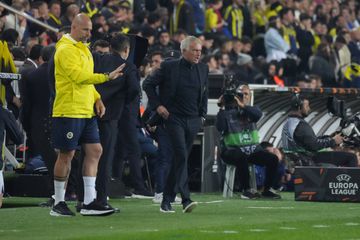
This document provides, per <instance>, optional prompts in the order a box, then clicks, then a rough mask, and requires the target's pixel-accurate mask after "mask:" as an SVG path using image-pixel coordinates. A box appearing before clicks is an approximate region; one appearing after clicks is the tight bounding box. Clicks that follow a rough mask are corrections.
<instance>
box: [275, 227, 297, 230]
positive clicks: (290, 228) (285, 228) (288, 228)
mask: <svg viewBox="0 0 360 240" xmlns="http://www.w3.org/2000/svg"><path fill="white" fill-rule="evenodd" d="M279 229H281V230H296V228H294V227H279Z"/></svg>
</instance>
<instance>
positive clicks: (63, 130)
mask: <svg viewBox="0 0 360 240" xmlns="http://www.w3.org/2000/svg"><path fill="white" fill-rule="evenodd" d="M51 140H52V144H53V147H54V148H55V149H59V150H69V151H70V150H75V149H77V148H78V146H79V145H80V144H84V143H100V137H99V127H98V124H97V119H96V117H93V118H65V117H54V118H53V121H52V132H51Z"/></svg>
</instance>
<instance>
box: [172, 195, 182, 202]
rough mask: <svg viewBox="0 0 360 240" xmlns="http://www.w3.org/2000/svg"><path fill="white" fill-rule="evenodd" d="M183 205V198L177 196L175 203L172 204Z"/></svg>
mask: <svg viewBox="0 0 360 240" xmlns="http://www.w3.org/2000/svg"><path fill="white" fill-rule="evenodd" d="M181 203H182V198H181V197H178V196H176V197H175V200H174V202H172V204H181Z"/></svg>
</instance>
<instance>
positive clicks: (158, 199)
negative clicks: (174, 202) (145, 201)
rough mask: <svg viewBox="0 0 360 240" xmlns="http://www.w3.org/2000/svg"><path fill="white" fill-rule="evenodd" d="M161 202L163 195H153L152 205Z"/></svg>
mask: <svg viewBox="0 0 360 240" xmlns="http://www.w3.org/2000/svg"><path fill="white" fill-rule="evenodd" d="M162 200H163V193H162V192H161V193H155V196H154V198H153V199H152V201H153V203H159V204H160V203H161V202H162Z"/></svg>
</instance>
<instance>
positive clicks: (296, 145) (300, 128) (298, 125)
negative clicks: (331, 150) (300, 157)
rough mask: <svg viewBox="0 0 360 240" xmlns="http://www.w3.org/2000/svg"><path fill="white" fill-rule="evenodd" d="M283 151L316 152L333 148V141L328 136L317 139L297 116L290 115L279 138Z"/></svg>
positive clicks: (311, 130)
mask: <svg viewBox="0 0 360 240" xmlns="http://www.w3.org/2000/svg"><path fill="white" fill-rule="evenodd" d="M281 140H282V144H283V148H284V150H285V151H295V152H296V151H300V152H303V151H307V152H316V151H319V150H321V149H323V148H328V147H334V146H335V145H336V144H335V140H333V139H332V138H331V137H329V136H322V137H317V136H316V135H315V132H314V130H313V129H312V128H311V126H310V125H309V124H308V123H307V122H306V121H305V120H304V119H303V118H300V117H299V116H296V115H290V116H289V118H288V120H287V121H286V123H285V125H284V127H283V132H282V136H281Z"/></svg>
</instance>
